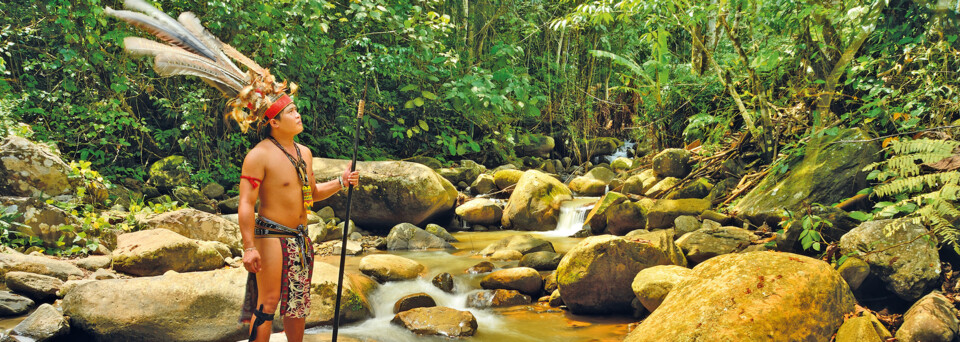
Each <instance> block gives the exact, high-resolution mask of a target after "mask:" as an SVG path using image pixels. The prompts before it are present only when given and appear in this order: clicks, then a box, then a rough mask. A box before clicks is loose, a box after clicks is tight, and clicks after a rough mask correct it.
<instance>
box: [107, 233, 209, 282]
mask: <svg viewBox="0 0 960 342" xmlns="http://www.w3.org/2000/svg"><path fill="white" fill-rule="evenodd" d="M215 244H216V242H209V241H198V240H194V239H190V238H187V237H184V236H183V235H180V234H177V233H174V232H172V231H169V230H167V229H163V228H160V229H151V230H143V231H139V232H134V233H127V234H123V235H120V237H119V238H117V249H116V250H114V251H113V254H112V255H111V258H112V259H113V268H114V269H115V270H117V271H120V272H124V273H129V274H133V275H137V276H151V275H160V274H163V273H164V272H166V271H170V270H173V271H177V272H190V271H208V270H213V269H217V268H220V267H222V266H223V265H224V257H225V256H224V255H222V254H221V251H220V250H219V249H218V248H217V246H216V245H215ZM221 245H222V244H221Z"/></svg>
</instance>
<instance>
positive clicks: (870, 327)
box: [836, 312, 913, 342]
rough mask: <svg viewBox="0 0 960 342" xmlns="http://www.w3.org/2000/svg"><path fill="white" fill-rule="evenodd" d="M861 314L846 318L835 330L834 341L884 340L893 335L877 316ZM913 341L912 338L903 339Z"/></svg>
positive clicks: (880, 341) (865, 341)
mask: <svg viewBox="0 0 960 342" xmlns="http://www.w3.org/2000/svg"><path fill="white" fill-rule="evenodd" d="M862 314H863V316H857V317H853V318H848V319H847V320H846V321H844V322H843V325H841V326H840V330H838V331H837V338H836V342H867V341H873V342H884V341H886V340H887V339H888V338H891V337H893V335H891V334H890V331H889V330H887V328H886V327H884V326H883V323H880V320H879V319H877V316H874V315H873V314H872V313H870V312H862ZM903 341H913V340H903Z"/></svg>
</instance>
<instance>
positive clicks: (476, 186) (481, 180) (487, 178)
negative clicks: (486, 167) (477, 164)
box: [470, 173, 497, 195]
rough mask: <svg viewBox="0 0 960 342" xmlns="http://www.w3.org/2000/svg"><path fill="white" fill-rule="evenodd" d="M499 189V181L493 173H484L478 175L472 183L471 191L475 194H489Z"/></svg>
mask: <svg viewBox="0 0 960 342" xmlns="http://www.w3.org/2000/svg"><path fill="white" fill-rule="evenodd" d="M494 191H497V183H495V178H493V175H491V174H487V173H484V174H482V175H479V176H477V179H475V180H473V183H470V192H472V193H473V194H475V195H481V194H489V193H492V192H494Z"/></svg>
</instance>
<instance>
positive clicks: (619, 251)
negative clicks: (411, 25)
mask: <svg viewBox="0 0 960 342" xmlns="http://www.w3.org/2000/svg"><path fill="white" fill-rule="evenodd" d="M670 263H671V262H670V260H669V259H668V258H667V257H666V256H665V255H664V254H663V252H661V251H660V250H658V249H657V248H656V247H654V246H652V245H650V244H645V243H640V242H636V241H631V240H628V239H625V238H622V237H616V236H610V235H602V236H591V237H588V238H585V239H583V240H582V241H580V243H578V244H577V245H576V246H575V247H573V248H572V249H571V250H570V251H569V252H567V254H566V255H565V256H564V257H563V260H561V261H560V265H559V266H558V267H557V285H558V289H559V290H560V294H561V295H562V296H563V298H564V303H566V305H567V307H568V308H569V309H570V312H571V313H574V314H610V313H616V312H625V313H629V312H632V310H633V309H632V307H631V306H630V302H631V301H633V299H634V298H636V295H634V294H633V290H632V289H631V288H630V284H631V283H632V282H633V278H634V276H636V274H637V272H639V271H640V270H642V269H645V268H647V267H651V266H655V265H668V264H670Z"/></svg>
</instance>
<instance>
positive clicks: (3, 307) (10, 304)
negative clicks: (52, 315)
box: [0, 291, 34, 316]
mask: <svg viewBox="0 0 960 342" xmlns="http://www.w3.org/2000/svg"><path fill="white" fill-rule="evenodd" d="M33 304H34V302H33V300H31V299H30V298H27V297H24V296H21V295H18V294H15V293H12V292H10V291H0V316H17V315H22V314H24V313H26V312H27V310H30V308H31V307H33Z"/></svg>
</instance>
